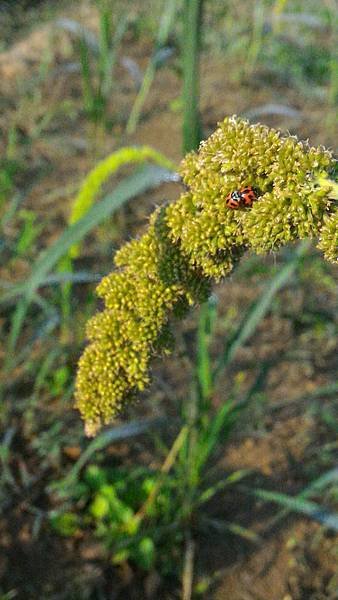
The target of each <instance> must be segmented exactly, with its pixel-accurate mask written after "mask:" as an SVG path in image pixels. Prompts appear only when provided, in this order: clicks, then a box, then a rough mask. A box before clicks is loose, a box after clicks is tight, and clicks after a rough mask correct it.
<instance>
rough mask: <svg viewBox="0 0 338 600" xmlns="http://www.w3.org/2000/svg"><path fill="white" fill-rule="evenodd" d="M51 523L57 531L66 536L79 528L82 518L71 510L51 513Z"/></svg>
mask: <svg viewBox="0 0 338 600" xmlns="http://www.w3.org/2000/svg"><path fill="white" fill-rule="evenodd" d="M50 523H51V525H52V527H53V529H55V531H56V532H57V533H59V534H60V535H63V536H65V537H71V536H73V535H74V534H75V533H76V531H77V530H78V528H79V523H80V519H79V517H78V516H77V515H75V514H74V513H71V512H65V513H62V514H51V516H50Z"/></svg>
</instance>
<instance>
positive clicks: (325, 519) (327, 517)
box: [254, 489, 338, 531]
mask: <svg viewBox="0 0 338 600" xmlns="http://www.w3.org/2000/svg"><path fill="white" fill-rule="evenodd" d="M254 495H255V496H257V498H260V499H261V500H266V501H267V502H275V503H276V504H279V505H280V506H283V507H284V508H287V509H288V510H290V511H292V512H299V513H302V514H303V515H306V516H308V517H311V519H314V520H315V521H318V522H319V523H321V525H324V527H327V528H329V529H333V530H334V531H338V515H335V514H333V513H331V512H329V511H328V510H327V509H325V508H323V507H322V506H320V505H319V504H316V502H311V501H310V500H305V499H304V498H301V497H300V496H298V497H296V498H293V497H291V496H287V495H286V494H280V493H277V492H268V491H266V490H260V489H258V490H254Z"/></svg>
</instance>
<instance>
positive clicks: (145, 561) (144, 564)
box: [135, 537, 155, 571]
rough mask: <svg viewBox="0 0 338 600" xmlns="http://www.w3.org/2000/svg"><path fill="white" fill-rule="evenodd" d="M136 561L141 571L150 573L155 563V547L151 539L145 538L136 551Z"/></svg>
mask: <svg viewBox="0 0 338 600" xmlns="http://www.w3.org/2000/svg"><path fill="white" fill-rule="evenodd" d="M135 560H136V562H137V564H138V566H139V567H141V569H144V570H145V571H149V570H150V569H151V568H152V566H153V564H154V561H155V545H154V542H153V540H152V539H151V538H149V537H144V538H143V539H142V540H141V541H140V543H139V544H138V546H137V548H136V551H135Z"/></svg>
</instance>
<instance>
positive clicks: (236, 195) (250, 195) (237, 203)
mask: <svg viewBox="0 0 338 600" xmlns="http://www.w3.org/2000/svg"><path fill="white" fill-rule="evenodd" d="M254 200H257V196H256V193H255V192H254V190H253V188H252V187H251V185H249V186H247V187H245V188H242V189H241V190H239V191H238V190H235V191H234V192H231V193H230V194H229V195H228V196H227V198H226V205H227V206H229V208H234V209H237V208H240V207H241V206H252V203H253V202H254Z"/></svg>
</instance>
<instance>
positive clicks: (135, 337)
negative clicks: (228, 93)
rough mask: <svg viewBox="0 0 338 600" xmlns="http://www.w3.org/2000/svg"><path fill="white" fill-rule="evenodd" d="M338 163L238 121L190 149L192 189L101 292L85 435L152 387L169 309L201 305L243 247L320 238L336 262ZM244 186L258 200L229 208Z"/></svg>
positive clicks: (83, 370) (87, 368) (85, 373)
mask: <svg viewBox="0 0 338 600" xmlns="http://www.w3.org/2000/svg"><path fill="white" fill-rule="evenodd" d="M332 165H333V160H332V157H331V155H330V153H329V152H328V151H326V150H324V149H323V148H310V147H308V146H307V145H304V144H302V143H300V142H298V141H297V140H296V139H295V138H293V137H285V138H283V137H282V136H281V135H280V134H279V133H278V132H277V131H275V130H272V129H268V128H267V127H265V126H262V125H250V124H249V123H248V122H246V121H243V120H240V119H237V118H235V117H232V118H227V119H225V121H224V122H223V123H222V124H221V125H220V127H219V128H218V129H217V130H216V132H215V133H214V134H213V135H212V136H211V137H210V138H209V139H208V140H207V141H205V142H203V143H202V144H201V146H200V150H199V152H198V153H190V154H188V155H187V157H186V158H185V160H184V161H183V163H182V165H181V169H180V171H181V175H182V177H183V180H184V182H185V184H186V186H187V191H186V192H185V193H183V194H182V196H181V197H180V198H179V199H178V200H177V201H176V202H175V203H173V204H171V205H169V206H167V207H162V208H161V209H159V210H157V211H155V213H154V214H153V216H152V218H151V220H150V226H149V228H148V231H147V232H146V233H145V234H144V235H143V236H142V237H141V238H140V239H139V240H133V241H131V242H130V243H128V244H126V245H125V246H124V247H123V248H122V249H121V250H120V251H119V252H118V253H117V255H116V257H115V265H116V267H117V270H116V271H115V272H113V273H112V274H111V275H109V276H107V277H105V278H104V279H103V280H102V281H101V283H100V284H99V286H98V288H97V293H98V295H99V296H100V297H101V298H102V299H103V300H104V303H105V306H106V308H105V310H104V311H103V312H102V313H101V314H98V315H96V316H94V317H93V318H92V319H91V320H90V321H89V323H88V327H87V336H88V338H89V340H90V345H89V346H88V347H87V348H86V350H85V352H84V354H83V355H82V357H81V359H80V363H79V371H78V376H77V382H76V405H77V407H78V408H79V410H80V411H81V413H82V415H83V417H84V419H85V421H86V428H87V432H88V433H90V434H93V433H95V432H96V431H97V429H98V428H99V427H100V426H101V425H102V424H103V423H107V422H109V421H110V420H111V419H112V418H113V417H114V415H116V414H117V412H118V411H119V410H120V409H121V407H122V406H123V405H124V404H125V403H126V402H127V401H128V400H130V399H132V398H133V397H134V395H135V393H136V392H137V391H138V390H143V389H144V388H145V386H146V385H147V384H148V382H149V366H150V361H151V359H152V357H153V356H154V355H156V354H158V353H159V352H168V351H169V350H170V348H171V335H170V328H169V317H170V315H171V314H172V313H174V314H176V315H178V316H181V315H183V314H184V313H185V311H186V310H187V308H188V307H189V306H191V305H193V304H195V303H199V302H202V301H204V300H205V299H206V298H207V297H208V295H209V294H210V288H211V284H212V281H219V280H220V279H222V278H223V277H225V276H226V275H228V274H229V273H231V271H232V270H233V268H234V266H235V264H236V263H237V261H238V260H239V258H240V257H241V256H242V255H243V254H244V252H245V251H246V250H248V249H252V250H254V251H255V252H256V253H258V254H259V253H267V252H269V251H271V250H277V249H278V248H280V247H281V246H283V245H285V244H287V243H289V242H292V241H296V240H298V239H304V238H314V237H319V238H320V245H321V247H323V248H324V249H325V256H326V258H327V259H329V260H332V259H333V260H336V258H337V253H336V251H335V248H334V243H335V240H336V237H335V233H334V232H335V231H336V229H335V227H336V223H337V218H338V211H337V209H336V207H335V203H334V201H333V200H332V199H331V190H332V189H333V184H330V182H328V180H327V174H328V172H329V169H330V168H331V167H332ZM324 182H325V183H324ZM247 185H252V186H254V187H255V188H256V189H257V195H258V200H257V201H256V202H254V204H253V206H252V207H251V208H243V209H242V210H238V211H236V210H232V209H230V208H228V206H227V205H226V201H225V200H226V197H227V195H228V194H229V193H230V192H232V191H233V190H236V189H241V188H242V187H244V186H247Z"/></svg>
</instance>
